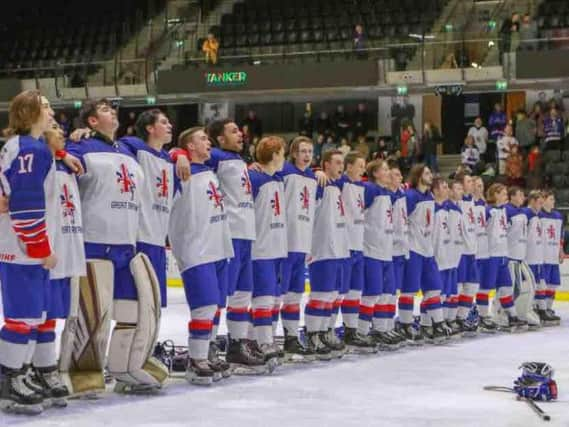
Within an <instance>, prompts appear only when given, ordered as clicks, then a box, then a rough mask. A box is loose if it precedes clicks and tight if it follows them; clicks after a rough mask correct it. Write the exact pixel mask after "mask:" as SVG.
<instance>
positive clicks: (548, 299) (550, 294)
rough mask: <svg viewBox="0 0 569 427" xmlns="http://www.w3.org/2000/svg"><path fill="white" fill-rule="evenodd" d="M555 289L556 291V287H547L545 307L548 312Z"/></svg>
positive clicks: (551, 305) (551, 307)
mask: <svg viewBox="0 0 569 427" xmlns="http://www.w3.org/2000/svg"><path fill="white" fill-rule="evenodd" d="M556 289H557V287H556V286H551V285H547V293H546V300H545V305H546V307H547V309H548V310H552V309H553V301H554V300H555V290H556Z"/></svg>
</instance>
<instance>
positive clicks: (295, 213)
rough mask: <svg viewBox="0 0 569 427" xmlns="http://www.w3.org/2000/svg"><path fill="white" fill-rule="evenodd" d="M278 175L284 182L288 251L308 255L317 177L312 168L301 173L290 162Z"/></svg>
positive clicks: (286, 163) (310, 243)
mask: <svg viewBox="0 0 569 427" xmlns="http://www.w3.org/2000/svg"><path fill="white" fill-rule="evenodd" d="M278 175H280V176H282V177H283V181H284V205H285V207H286V220H287V224H286V225H287V243H288V251H289V252H300V253H303V254H308V253H310V248H311V245H312V227H313V226H314V210H315V208H316V186H317V183H316V176H315V175H314V172H312V170H311V169H310V168H307V169H306V170H304V171H301V170H300V169H298V168H297V167H296V166H295V165H293V164H291V163H289V162H285V165H284V167H283V170H282V172H279V173H278Z"/></svg>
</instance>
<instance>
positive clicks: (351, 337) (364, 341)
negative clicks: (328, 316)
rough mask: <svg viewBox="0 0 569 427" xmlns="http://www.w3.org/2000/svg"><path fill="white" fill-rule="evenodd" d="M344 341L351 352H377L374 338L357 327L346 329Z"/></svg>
mask: <svg viewBox="0 0 569 427" xmlns="http://www.w3.org/2000/svg"><path fill="white" fill-rule="evenodd" d="M344 342H345V343H346V347H347V348H348V351H350V352H351V353H356V354H370V353H377V345H376V344H375V342H374V340H373V339H372V338H371V337H369V336H366V335H362V334H360V333H359V332H358V331H357V329H355V328H345V329H344Z"/></svg>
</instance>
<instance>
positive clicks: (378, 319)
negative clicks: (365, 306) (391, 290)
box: [373, 294, 392, 332]
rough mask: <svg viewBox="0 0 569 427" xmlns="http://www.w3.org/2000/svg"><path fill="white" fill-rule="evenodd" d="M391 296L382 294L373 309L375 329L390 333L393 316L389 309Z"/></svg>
mask: <svg viewBox="0 0 569 427" xmlns="http://www.w3.org/2000/svg"><path fill="white" fill-rule="evenodd" d="M390 298H391V295H390V294H381V295H380V296H379V300H378V301H377V304H376V305H375V306H374V309H373V329H376V330H378V331H381V332H387V331H389V330H390V329H389V319H390V317H392V316H391V313H390V309H389V300H390Z"/></svg>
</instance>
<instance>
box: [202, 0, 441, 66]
mask: <svg viewBox="0 0 569 427" xmlns="http://www.w3.org/2000/svg"><path fill="white" fill-rule="evenodd" d="M446 3H447V0H422V1H421V2H417V1H415V0H357V1H355V0H310V1H305V0H246V1H244V2H239V3H236V4H235V5H234V7H233V12H232V13H231V14H226V15H224V16H223V17H222V20H221V25H220V26H215V27H212V28H211V32H213V33H214V34H216V35H217V36H218V37H219V39H220V42H221V48H222V51H221V55H226V54H229V55H231V54H239V53H242V52H243V51H244V50H245V51H246V50H247V49H249V50H251V49H252V48H253V49H255V48H261V47H275V46H277V47H283V48H285V49H286V51H288V52H302V51H310V50H324V49H345V48H348V49H349V48H351V44H352V37H353V32H354V26H355V25H356V24H362V25H363V26H364V33H365V35H366V38H367V40H368V46H370V47H374V46H377V45H379V43H380V42H379V41H380V40H381V43H382V44H383V43H384V42H385V41H389V40H391V41H397V40H400V41H405V42H409V41H410V40H409V38H408V34H409V33H421V32H422V31H423V30H425V31H430V29H431V27H432V25H433V23H434V21H435V19H436V18H437V17H438V15H439V14H440V12H441V10H442V8H443V7H444V5H445V4H446ZM198 46H201V43H198ZM265 50H266V49H265Z"/></svg>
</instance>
